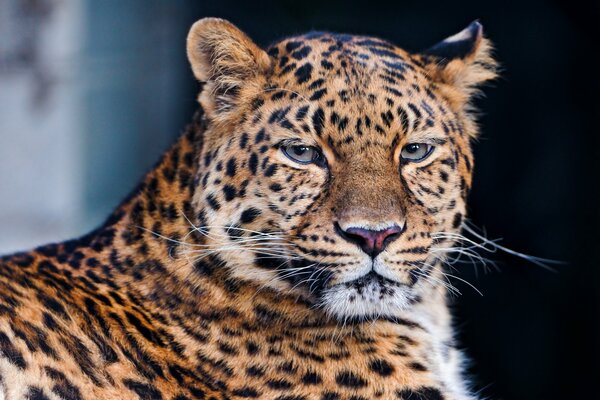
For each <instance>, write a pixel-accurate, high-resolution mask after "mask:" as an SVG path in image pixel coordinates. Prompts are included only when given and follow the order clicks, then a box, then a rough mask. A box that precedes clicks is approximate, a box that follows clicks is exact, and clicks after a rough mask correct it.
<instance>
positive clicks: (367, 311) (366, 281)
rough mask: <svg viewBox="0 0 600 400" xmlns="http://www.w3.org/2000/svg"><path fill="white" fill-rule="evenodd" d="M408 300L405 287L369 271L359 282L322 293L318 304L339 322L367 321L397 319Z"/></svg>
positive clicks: (357, 280)
mask: <svg viewBox="0 0 600 400" xmlns="http://www.w3.org/2000/svg"><path fill="white" fill-rule="evenodd" d="M412 298H413V296H412V291H411V288H410V287H409V286H407V285H406V284H403V283H399V282H396V281H393V280H390V279H388V278H386V277H384V276H382V275H380V274H378V273H377V272H375V271H373V270H371V271H370V272H368V273H367V274H365V275H363V276H361V277H360V278H357V279H354V280H352V281H348V282H344V283H338V284H336V285H334V286H331V287H329V288H327V289H325V290H324V291H323V292H322V295H321V304H322V306H323V308H324V309H325V310H326V311H327V312H328V314H329V315H331V316H333V317H335V318H337V319H338V320H340V321H349V320H356V321H367V320H375V319H380V318H393V317H397V316H398V315H399V313H401V312H402V310H404V309H406V308H408V307H409V306H410V304H411V299H412Z"/></svg>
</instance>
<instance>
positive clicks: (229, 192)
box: [223, 184, 237, 201]
mask: <svg viewBox="0 0 600 400" xmlns="http://www.w3.org/2000/svg"><path fill="white" fill-rule="evenodd" d="M236 193H237V191H236V190H235V186H233V185H229V184H227V185H225V186H223V195H224V196H225V200H226V201H231V200H233V199H235V196H236Z"/></svg>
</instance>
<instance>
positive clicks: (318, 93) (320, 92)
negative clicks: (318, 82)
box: [309, 88, 327, 101]
mask: <svg viewBox="0 0 600 400" xmlns="http://www.w3.org/2000/svg"><path fill="white" fill-rule="evenodd" d="M326 93H327V89H326V88H323V89H320V90H317V91H316V92H314V93H313V94H312V96H310V98H309V100H311V101H314V100H319V99H320V98H321V97H323V96H324V95H325V94H326Z"/></svg>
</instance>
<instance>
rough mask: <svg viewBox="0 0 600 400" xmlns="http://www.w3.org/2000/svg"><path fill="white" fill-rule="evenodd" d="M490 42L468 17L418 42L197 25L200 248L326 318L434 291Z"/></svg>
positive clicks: (372, 312) (387, 306) (454, 222)
mask: <svg viewBox="0 0 600 400" xmlns="http://www.w3.org/2000/svg"><path fill="white" fill-rule="evenodd" d="M490 49H491V46H490V44H489V42H488V41H487V39H485V38H484V37H483V35H482V27H481V25H480V24H479V23H478V22H473V23H472V24H471V25H469V26H468V27H467V28H466V29H465V30H463V31H461V32H460V33H458V34H456V35H454V36H451V37H449V38H447V39H445V40H444V41H442V42H440V43H439V44H437V45H435V46H433V47H431V48H430V49H428V50H426V51H424V52H421V53H410V52H407V51H405V50H403V49H401V48H399V47H397V46H395V45H394V44H391V43H389V42H386V41H383V40H380V39H377V38H373V37H365V36H354V35H344V34H332V33H321V32H314V33H308V34H305V35H301V36H296V37H291V38H288V39H285V40H282V41H279V42H277V43H275V44H273V45H272V46H270V47H269V48H268V49H267V50H263V49H261V48H260V47H259V46H257V45H256V44H255V43H254V42H252V41H251V40H250V39H249V38H248V37H247V36H246V35H245V34H244V33H243V32H241V31H240V30H239V29H238V28H236V27H235V26H233V25H232V24H231V23H229V22H227V21H224V20H220V19H214V18H208V19H203V20H200V21H198V22H196V23H195V24H194V26H193V27H192V29H191V31H190V34H189V36H188V46H187V51H188V57H189V59H190V62H191V66H192V70H193V72H194V74H195V76H196V78H197V79H198V80H199V81H200V82H201V83H202V89H201V92H200V95H199V102H200V105H201V107H202V109H203V110H204V118H205V123H206V127H207V128H206V132H205V133H204V139H203V147H202V150H201V152H202V154H201V156H200V157H199V162H200V166H199V172H198V176H197V177H196V178H197V179H196V181H197V187H196V191H195V194H194V201H193V204H194V207H195V210H197V218H196V220H195V222H194V224H195V226H196V227H197V229H198V231H199V232H201V233H202V234H203V235H204V236H205V238H204V240H205V246H206V248H207V249H210V251H211V253H210V256H211V257H213V258H218V261H219V262H220V265H222V266H223V268H225V269H226V270H227V271H228V273H229V274H230V275H231V276H232V277H234V278H235V279H239V280H243V281H246V282H251V283H253V284H256V285H258V286H261V287H263V286H267V287H270V288H271V289H273V290H276V291H281V292H284V293H295V294H300V295H302V296H305V298H307V299H311V301H313V302H314V304H316V305H318V306H320V307H321V308H322V309H323V310H324V311H325V312H326V313H327V314H329V315H331V316H334V317H336V318H339V319H346V318H357V319H369V318H374V317H378V316H385V317H394V316H395V315H397V314H398V313H399V312H401V311H402V310H403V309H406V308H407V307H410V305H411V304H412V303H413V302H415V301H416V300H417V299H419V298H420V297H422V296H423V295H425V294H426V293H427V290H431V289H432V288H437V287H438V286H439V285H441V284H442V282H443V280H444V278H443V275H442V273H443V271H442V267H441V266H440V260H441V259H442V258H443V254H444V252H443V248H444V246H446V247H447V246H450V245H451V244H452V241H453V240H452V237H453V234H454V233H456V232H457V231H458V230H460V227H461V223H462V221H463V218H464V216H465V200H466V196H467V193H468V190H469V188H470V185H471V176H472V170H473V154H472V151H471V141H472V139H473V138H475V137H476V136H477V126H476V123H475V119H474V116H473V112H472V111H473V110H472V107H471V99H472V98H473V96H474V94H476V93H477V90H478V86H479V85H480V84H481V83H483V82H485V81H487V80H490V79H492V78H494V77H495V65H496V64H495V62H494V60H493V59H492V58H491V56H490Z"/></svg>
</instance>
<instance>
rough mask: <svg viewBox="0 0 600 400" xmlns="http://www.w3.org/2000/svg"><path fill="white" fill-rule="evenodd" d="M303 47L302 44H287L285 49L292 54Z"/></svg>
mask: <svg viewBox="0 0 600 400" xmlns="http://www.w3.org/2000/svg"><path fill="white" fill-rule="evenodd" d="M300 46H302V42H294V41H292V42H287V43H286V44H285V49H286V50H287V52H288V53H289V52H292V51H294V50H296V49H297V48H298V47H300Z"/></svg>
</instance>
